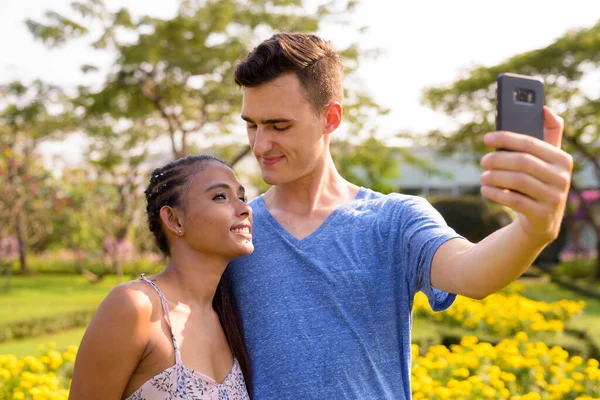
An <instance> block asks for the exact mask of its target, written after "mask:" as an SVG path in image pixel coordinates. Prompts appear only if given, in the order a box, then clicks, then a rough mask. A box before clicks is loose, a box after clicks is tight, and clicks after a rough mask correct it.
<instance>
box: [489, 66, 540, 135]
mask: <svg viewBox="0 0 600 400" xmlns="http://www.w3.org/2000/svg"><path fill="white" fill-rule="evenodd" d="M496 83H497V87H498V88H497V92H496V96H497V105H496V107H497V108H496V111H497V114H496V130H499V131H510V132H515V133H521V134H524V135H529V136H533V137H535V138H538V139H541V140H544V82H543V81H542V80H541V79H538V78H534V77H531V76H526V75H518V74H511V73H504V74H500V75H498V77H497V78H496Z"/></svg>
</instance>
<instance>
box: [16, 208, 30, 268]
mask: <svg viewBox="0 0 600 400" xmlns="http://www.w3.org/2000/svg"><path fill="white" fill-rule="evenodd" d="M16 228H17V229H16V231H17V241H18V242H19V263H20V266H21V273H22V274H24V275H27V274H29V273H30V272H31V271H30V270H29V266H28V265H27V232H26V229H27V221H26V217H25V214H24V213H23V211H22V210H20V211H19V213H18V215H17V227H16Z"/></svg>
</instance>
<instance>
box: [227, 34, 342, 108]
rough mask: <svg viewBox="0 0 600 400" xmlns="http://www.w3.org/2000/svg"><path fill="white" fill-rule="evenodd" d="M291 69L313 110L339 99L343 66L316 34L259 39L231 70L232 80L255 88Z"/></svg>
mask: <svg viewBox="0 0 600 400" xmlns="http://www.w3.org/2000/svg"><path fill="white" fill-rule="evenodd" d="M290 72H293V73H295V74H296V76H297V77H298V80H299V81H300V85H301V86H302V88H303V90H304V97H305V99H306V101H307V102H308V103H309V104H310V105H311V107H312V108H313V110H314V111H315V113H317V114H318V113H320V111H321V110H322V109H323V108H324V107H325V106H327V105H328V104H329V103H331V102H332V101H338V102H340V103H341V102H342V100H343V89H342V79H343V69H342V63H341V59H340V55H339V53H338V52H337V51H336V50H335V49H334V48H333V46H332V45H331V43H330V42H327V41H325V40H323V39H321V38H320V37H318V36H316V35H311V34H305V33H278V34H275V35H273V36H272V37H271V38H269V39H267V40H265V41H264V42H262V43H261V44H260V45H259V46H258V47H256V48H255V49H254V50H253V51H252V52H250V53H249V54H248V56H247V57H246V59H245V60H243V61H241V62H240V63H239V64H238V65H237V67H236V70H235V83H236V84H238V85H239V86H241V87H256V86H259V85H261V84H263V83H266V82H269V81H272V80H274V79H276V78H278V77H279V76H281V75H283V74H286V73H290Z"/></svg>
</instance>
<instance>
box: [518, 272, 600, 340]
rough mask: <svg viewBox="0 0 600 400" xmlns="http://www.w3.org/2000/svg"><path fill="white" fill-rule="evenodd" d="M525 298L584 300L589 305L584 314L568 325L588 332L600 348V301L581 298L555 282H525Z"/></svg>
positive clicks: (548, 300) (553, 300) (552, 300)
mask: <svg viewBox="0 0 600 400" xmlns="http://www.w3.org/2000/svg"><path fill="white" fill-rule="evenodd" d="M523 283H524V284H525V292H524V293H523V295H524V296H526V297H529V298H530V299H533V300H539V301H546V302H549V303H550V302H555V301H559V300H561V299H567V300H583V301H585V302H586V303H587V305H586V307H585V308H584V310H583V314H582V315H579V316H576V317H573V319H572V320H571V321H570V322H569V323H568V324H567V327H572V328H575V329H578V330H586V331H587V333H588V335H589V336H590V337H591V338H592V340H593V341H594V343H595V344H596V346H600V300H598V299H594V298H591V297H585V296H581V295H579V294H576V293H574V292H572V291H570V290H568V289H564V288H561V287H560V286H558V285H557V284H556V283H554V282H545V281H524V282H523Z"/></svg>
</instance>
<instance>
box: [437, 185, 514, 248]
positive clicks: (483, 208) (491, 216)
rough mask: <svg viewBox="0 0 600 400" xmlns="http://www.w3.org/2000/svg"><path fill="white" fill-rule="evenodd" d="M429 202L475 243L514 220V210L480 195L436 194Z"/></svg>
mask: <svg viewBox="0 0 600 400" xmlns="http://www.w3.org/2000/svg"><path fill="white" fill-rule="evenodd" d="M429 202H430V203H431V205H432V206H433V207H434V208H435V209H436V210H437V211H438V212H439V213H440V214H442V217H444V219H445V220H446V223H447V224H448V225H449V226H450V227H451V228H453V229H454V230H455V231H456V232H457V233H458V234H460V235H462V236H464V237H465V238H467V239H468V240H470V241H471V242H473V243H477V242H479V241H481V240H482V239H483V238H485V237H486V236H488V235H490V234H491V233H493V232H495V231H497V230H498V229H500V228H502V227H503V226H506V225H508V224H509V223H510V222H511V221H512V220H513V214H512V211H510V210H509V209H507V208H506V207H504V206H501V205H498V204H495V203H492V202H491V201H489V200H486V199H483V198H481V197H478V196H461V197H451V196H434V197H431V198H429Z"/></svg>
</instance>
